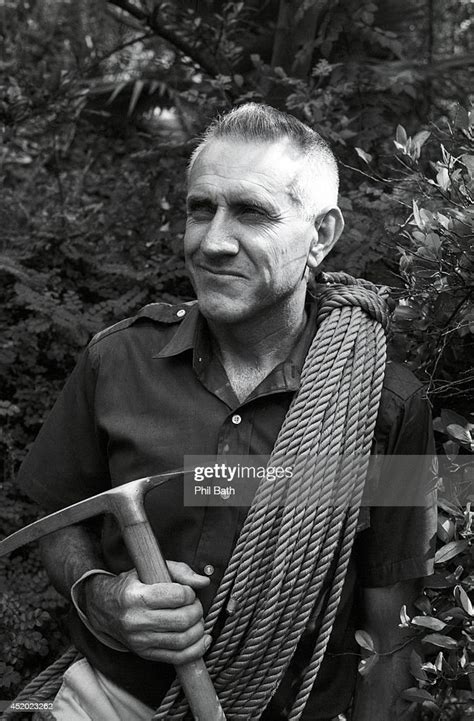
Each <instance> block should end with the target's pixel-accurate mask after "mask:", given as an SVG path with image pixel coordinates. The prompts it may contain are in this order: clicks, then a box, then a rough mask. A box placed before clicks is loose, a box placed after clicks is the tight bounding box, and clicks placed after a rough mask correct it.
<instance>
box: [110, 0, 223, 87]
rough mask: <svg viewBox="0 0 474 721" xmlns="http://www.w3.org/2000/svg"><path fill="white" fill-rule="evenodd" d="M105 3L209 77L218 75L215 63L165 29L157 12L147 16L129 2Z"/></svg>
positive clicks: (111, 0)
mask: <svg viewBox="0 0 474 721" xmlns="http://www.w3.org/2000/svg"><path fill="white" fill-rule="evenodd" d="M107 2H108V3H109V4H110V5H115V7H118V8H120V9H121V10H124V11H125V12H126V13H128V14H129V15H131V16H132V17H134V18H135V19H136V20H139V21H140V22H143V23H144V24H145V25H147V26H148V27H149V28H150V30H152V31H153V32H154V33H155V35H158V36H159V37H160V38H163V40H166V42H168V43H170V44H171V45H173V46H174V47H175V48H176V49H177V50H179V51H180V52H182V53H183V55H186V56H187V57H189V58H190V59H191V60H193V61H194V62H195V63H197V64H198V65H199V66H200V67H201V68H202V69H203V70H204V71H205V72H206V73H207V74H208V75H210V76H211V77H213V78H215V77H216V76H217V75H218V74H219V70H218V68H217V65H216V63H215V62H213V60H212V59H211V58H210V57H209V56H208V55H207V53H204V52H202V50H200V49H199V48H196V47H194V46H192V45H191V44H190V43H189V42H188V41H187V40H186V39H185V38H182V37H181V36H180V35H178V34H177V33H176V32H174V30H171V29H170V28H169V27H165V26H164V24H163V23H162V22H160V18H159V14H158V12H153V13H152V14H151V15H148V14H147V13H145V12H144V11H143V10H140V8H138V7H136V6H135V5H132V3H131V2H129V0H107Z"/></svg>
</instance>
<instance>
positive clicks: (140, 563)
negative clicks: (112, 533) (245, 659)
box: [122, 521, 225, 721]
mask: <svg viewBox="0 0 474 721" xmlns="http://www.w3.org/2000/svg"><path fill="white" fill-rule="evenodd" d="M122 535H123V539H124V541H125V545H126V546H127V549H128V552H129V554H130V556H131V558H132V560H133V562H134V564H135V568H136V569H137V573H138V577H139V579H140V581H142V583H169V582H171V577H170V574H169V572H168V567H167V565H166V562H165V561H164V559H163V556H162V555H161V551H160V547H159V546H158V543H157V540H156V538H155V536H154V534H153V531H152V530H151V528H150V524H149V523H148V521H142V522H140V523H136V524H133V525H130V526H127V527H125V528H122ZM176 674H177V676H178V679H179V682H180V684H181V686H182V688H183V691H184V693H185V696H186V698H187V700H188V703H189V706H190V708H191V711H192V713H193V716H194V718H195V719H197V720H198V721H225V715H224V712H223V710H222V707H221V705H220V703H219V699H218V698H217V694H216V692H215V689H214V686H213V685H212V681H211V678H210V676H209V674H208V672H207V669H206V666H205V664H204V661H203V660H202V659H199V661H192V662H191V663H186V664H183V665H181V666H176Z"/></svg>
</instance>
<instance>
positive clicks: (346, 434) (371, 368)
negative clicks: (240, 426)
mask: <svg viewBox="0 0 474 721" xmlns="http://www.w3.org/2000/svg"><path fill="white" fill-rule="evenodd" d="M320 279H321V280H322V282H323V284H324V285H323V288H321V287H320V288H319V312H318V324H319V327H318V331H317V333H316V336H315V338H314V340H313V343H312V345H311V348H310V350H309V353H308V356H307V358H306V362H305V365H304V368H303V371H302V376H301V387H300V390H299V392H298V394H297V396H296V398H295V399H294V401H293V403H292V405H291V407H290V409H289V411H288V413H287V416H286V418H285V421H284V423H283V426H282V428H281V430H280V433H279V435H278V438H277V441H276V443H275V447H274V450H273V453H272V455H271V458H270V461H269V467H284V468H290V467H291V468H292V470H293V477H292V479H291V481H290V482H288V480H287V479H286V477H285V478H283V477H277V476H276V474H275V476H273V475H270V474H268V475H267V478H266V479H264V480H263V481H262V482H261V483H260V486H259V488H258V490H257V493H256V495H255V498H254V501H253V503H252V506H251V508H250V510H249V513H248V515H247V518H246V521H245V524H244V527H243V529H242V532H241V534H240V537H239V539H238V542H237V545H236V547H235V549H234V553H233V555H232V558H231V560H230V562H229V565H228V568H227V570H226V573H225V575H224V578H223V580H222V583H221V585H220V587H219V590H218V593H217V595H216V598H215V600H214V603H213V605H212V607H211V609H210V612H209V614H208V617H207V619H206V631H207V632H211V631H212V630H213V629H214V627H215V625H216V622H217V621H218V619H219V620H220V619H222V614H226V618H225V622H224V624H223V626H222V629H221V631H220V633H219V635H218V637H217V639H216V641H215V643H214V645H213V647H212V649H211V652H210V653H209V655H208V657H207V659H206V663H207V666H208V669H209V672H210V674H211V677H212V679H213V682H214V684H215V687H216V691H217V693H218V695H219V698H220V700H221V703H222V705H223V707H224V710H225V712H226V715H227V718H228V719H229V721H238V720H240V719H241V720H242V721H244V719H245V721H250V720H251V719H259V718H260V716H261V714H262V713H263V711H264V709H265V707H266V706H267V704H268V702H269V701H270V699H271V697H272V695H273V694H274V692H275V691H276V689H277V687H278V685H279V683H280V681H281V680H282V678H283V675H284V673H285V671H286V670H287V668H288V666H289V664H290V662H291V659H292V657H293V655H294V653H295V651H296V648H297V646H298V643H299V641H300V639H301V636H302V635H303V633H304V631H305V629H306V628H307V626H308V624H310V622H311V621H312V614H313V613H314V609H315V607H318V608H320V607H321V606H322V617H321V623H320V627H319V632H318V635H317V640H316V644H315V648H314V653H313V656H312V658H311V660H310V663H309V665H308V668H307V669H306V673H305V675H304V677H303V679H302V683H301V686H300V689H299V691H298V693H297V696H296V698H295V699H294V703H293V706H292V709H291V711H290V716H289V718H290V719H291V721H296V719H299V718H300V716H301V713H302V711H303V709H304V706H305V704H306V701H307V699H308V696H309V694H310V692H311V689H312V686H313V684H314V681H315V679H316V676H317V674H318V671H319V668H320V666H321V662H322V659H323V657H324V653H325V650H326V647H327V643H328V640H329V636H330V633H331V630H332V626H333V623H334V619H335V615H336V611H337V607H338V604H339V600H340V597H341V592H342V587H343V583H344V578H345V574H346V570H347V566H348V562H349V557H350V552H351V549H352V544H353V541H354V537H355V532H356V527H357V519H358V515H359V508H360V503H361V499H362V492H363V488H364V482H365V477H366V473H367V466H368V462H369V454H370V448H371V444H372V439H373V434H374V429H375V421H376V417H377V412H378V406H379V401H380V396H381V391H382V384H383V376H384V370H385V359H386V351H385V335H384V330H383V327H384V326H385V325H386V323H387V309H386V306H385V302H384V301H383V299H382V298H381V297H380V295H378V293H377V291H376V287H375V286H373V285H372V284H371V283H368V282H367V281H355V280H354V279H353V278H351V276H348V275H347V274H345V273H337V274H326V275H324V276H321V277H320ZM325 589H329V591H328V592H325ZM186 711H187V705H186V702H185V700H184V699H182V697H181V695H180V692H179V687H178V685H177V683H175V684H174V685H173V686H172V687H171V689H170V691H169V693H168V694H167V696H166V698H165V699H164V701H163V703H162V704H161V706H160V708H159V709H158V711H157V713H156V714H155V716H154V719H155V721H162V720H163V721H164V720H165V719H170V720H171V719H173V720H178V719H183V718H184V716H185V715H186Z"/></svg>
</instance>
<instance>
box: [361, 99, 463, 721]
mask: <svg viewBox="0 0 474 721" xmlns="http://www.w3.org/2000/svg"><path fill="white" fill-rule="evenodd" d="M473 139H474V134H473V126H472V115H470V114H469V113H468V112H467V111H464V110H463V109H462V108H460V109H457V111H456V112H455V113H454V122H453V123H449V122H447V121H446V119H444V120H443V122H442V125H441V124H438V125H436V126H433V127H432V128H431V130H430V131H427V130H424V129H422V130H420V131H418V132H417V133H415V134H414V135H413V136H412V137H410V136H409V135H408V133H407V132H406V130H405V128H404V127H402V126H398V128H397V130H396V136H395V140H394V146H395V149H396V152H397V153H398V156H397V158H396V160H398V162H397V164H396V165H395V166H393V167H392V168H391V170H390V171H389V173H391V174H392V175H393V176H394V177H395V178H396V181H397V186H396V191H395V196H396V198H397V200H398V202H400V203H402V204H403V206H404V207H405V208H407V210H408V208H409V209H410V213H409V215H408V217H405V220H404V222H402V223H401V225H400V227H399V228H398V229H394V232H393V236H394V238H395V240H396V241H397V242H398V248H399V253H400V260H399V267H400V277H401V278H402V280H403V283H404V285H403V287H402V288H398V289H394V297H395V298H396V299H397V300H398V304H397V306H396V308H395V312H394V314H393V329H392V333H393V340H394V346H395V348H396V354H397V356H398V358H399V360H402V361H405V362H406V363H407V364H408V365H409V366H411V368H412V369H413V370H414V371H415V372H416V373H417V374H418V375H419V376H420V377H421V378H422V379H423V380H424V381H425V382H427V391H428V393H429V396H430V398H431V400H432V402H433V404H434V406H435V408H437V409H438V411H437V413H436V414H435V415H436V417H435V418H434V423H433V426H434V430H435V435H436V438H437V441H438V448H439V455H438V463H439V475H438V479H437V480H438V483H437V485H438V491H439V494H440V499H439V511H438V549H437V552H436V556H435V575H434V576H431V577H428V578H427V579H425V590H424V594H423V596H422V597H420V598H419V599H417V600H416V601H415V607H416V612H417V614H418V615H414V616H412V617H410V616H409V615H408V613H407V610H406V607H405V606H404V607H403V608H402V610H401V614H400V619H401V624H400V625H401V626H402V627H404V628H409V629H411V630H412V631H413V632H415V636H418V637H419V639H420V640H421V652H420V653H418V652H415V651H413V653H412V663H411V671H412V675H413V677H414V681H415V683H416V685H415V686H413V687H412V688H410V689H408V690H407V691H405V692H404V693H403V698H404V699H405V700H406V701H409V702H411V703H412V704H413V705H414V706H416V705H419V706H420V708H421V709H422V710H423V714H424V716H423V718H424V719H440V720H442V721H448V719H452V718H463V719H464V718H466V719H467V718H470V717H471V716H470V714H471V715H472V713H473V712H474V707H473V704H472V691H473V690H474V607H473V603H472V599H473V598H474V595H473V594H474V553H473V549H474V545H473V541H474V526H473V524H474V512H473V510H472V508H473V506H474V494H473V489H474V456H473V453H474V435H473V431H474V423H473V422H472V421H473V418H472V410H471V409H472V399H473V393H472V388H473V384H472V381H473V375H472V358H473V333H474V323H473V322H472V320H473V317H474V316H473V304H472V295H473V291H474V273H473V259H474V256H473V250H474V247H473V233H472V221H473V216H472V208H473V191H474V182H473V170H474V167H473V165H474V149H473ZM360 150H361V149H360ZM425 154H427V157H426V156H425ZM358 155H359V157H360V158H361V160H362V162H363V163H365V164H366V165H368V166H369V168H370V167H373V165H374V158H373V157H372V156H371V155H370V154H368V153H366V152H365V151H362V150H361V152H359V153H358ZM385 172H386V174H387V169H386V171H385ZM373 179H374V180H375V177H374V178H373ZM383 182H385V183H388V182H389V180H387V178H384V180H383ZM444 403H449V405H450V406H451V408H450V409H446V408H441V406H442V405H443V404H444ZM463 412H465V413H466V414H470V415H469V419H468V418H466V417H464V415H461V413H463ZM357 641H358V643H359V645H360V646H361V647H362V648H364V649H365V650H366V651H369V654H370V655H369V656H368V658H365V659H364V660H363V661H362V662H361V665H360V669H359V670H360V672H361V673H363V674H367V673H370V670H371V668H373V666H374V665H375V664H376V663H377V659H378V654H377V652H376V649H375V648H374V645H373V641H372V639H370V637H367V634H365V635H364V636H362V635H361V632H358V637H357Z"/></svg>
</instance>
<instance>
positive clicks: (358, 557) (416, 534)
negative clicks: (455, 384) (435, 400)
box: [354, 391, 437, 587]
mask: <svg viewBox="0 0 474 721" xmlns="http://www.w3.org/2000/svg"><path fill="white" fill-rule="evenodd" d="M385 454H386V455H385V458H384V462H383V469H382V472H381V480H380V482H381V492H379V493H378V494H377V497H378V498H379V499H380V498H383V497H384V491H386V493H385V496H386V498H387V499H388V500H387V504H386V505H377V506H375V507H371V508H370V526H369V527H368V528H366V529H365V530H364V531H362V532H361V533H359V534H358V536H357V537H356V541H355V543H354V558H355V561H356V565H357V570H358V578H359V581H360V583H361V585H362V586H366V587H377V586H389V585H392V584H394V583H397V582H399V581H405V580H408V579H412V578H420V577H423V576H427V575H429V574H431V573H433V570H434V560H433V559H434V554H435V541H436V521H437V509H436V492H435V490H434V476H433V473H432V467H433V456H434V440H433V433H432V424H431V411H430V407H429V404H428V402H427V401H426V399H425V398H423V396H422V394H421V392H420V391H418V392H417V393H414V394H413V395H412V396H411V397H410V398H409V399H408V400H407V401H405V402H404V403H401V404H399V408H398V411H397V413H396V414H394V415H393V420H392V423H391V426H390V429H389V432H388V436H387V438H386V441H385ZM407 479H408V480H407ZM407 483H409V484H414V485H416V486H417V487H418V489H420V491H421V492H419V493H413V492H410V491H412V489H410V488H409V487H408V486H407ZM384 484H385V487H384ZM379 491H380V489H379ZM394 499H396V504H395V503H394V505H391V504H392V503H393V502H394ZM405 499H407V500H406V501H405ZM413 499H415V500H413ZM420 499H421V500H420ZM389 504H390V505H389ZM405 504H406V505H405Z"/></svg>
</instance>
